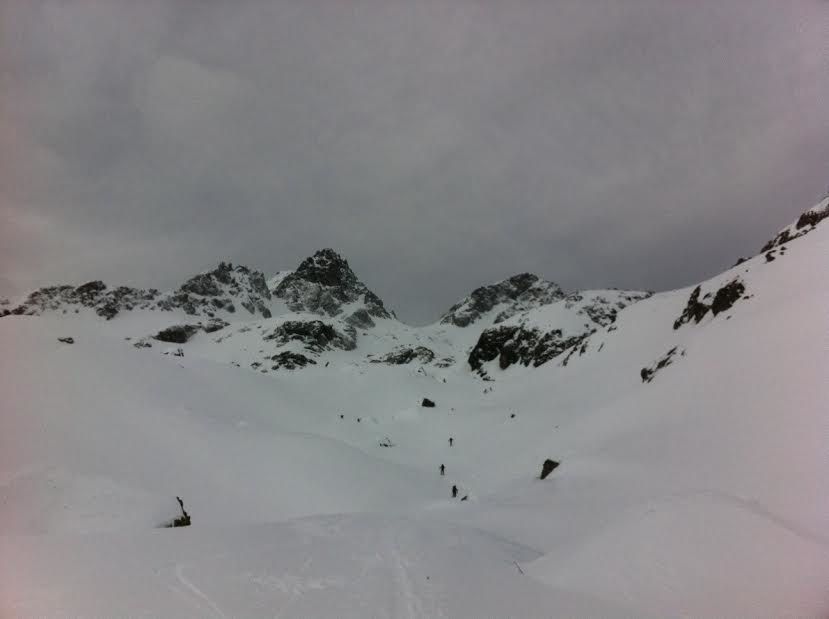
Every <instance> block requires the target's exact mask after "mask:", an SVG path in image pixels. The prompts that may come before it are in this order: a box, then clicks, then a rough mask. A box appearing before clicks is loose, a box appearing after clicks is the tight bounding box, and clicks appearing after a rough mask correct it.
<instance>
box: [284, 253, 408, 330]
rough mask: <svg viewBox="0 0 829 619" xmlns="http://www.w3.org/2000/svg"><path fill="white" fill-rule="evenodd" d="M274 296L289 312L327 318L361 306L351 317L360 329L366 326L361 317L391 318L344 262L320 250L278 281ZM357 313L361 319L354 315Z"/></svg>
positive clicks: (335, 254) (332, 254)
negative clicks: (345, 309)
mask: <svg viewBox="0 0 829 619" xmlns="http://www.w3.org/2000/svg"><path fill="white" fill-rule="evenodd" d="M274 294H275V295H276V296H277V297H279V298H280V299H283V300H284V301H285V303H286V304H287V305H288V308H289V309H290V310H291V311H293V312H310V313H312V314H320V315H325V316H331V317H333V316H338V315H339V314H341V313H342V312H343V307H344V306H346V305H351V304H362V306H363V308H358V310H357V311H355V312H354V313H353V314H352V320H353V321H354V322H355V324H356V323H362V324H363V325H366V327H364V328H368V323H369V321H367V320H365V317H366V316H365V315H368V316H369V318H370V317H374V318H391V317H392V314H391V313H390V312H389V311H388V310H386V308H385V306H384V305H383V301H381V300H380V298H379V297H378V296H377V295H376V294H374V293H373V292H372V291H371V290H369V289H368V288H367V287H366V285H365V284H363V282H361V281H360V280H359V279H357V276H356V275H355V274H354V272H353V271H352V270H351V267H349V266H348V262H347V261H346V260H345V259H344V258H343V257H342V256H340V255H339V254H338V253H337V252H335V251H334V250H332V249H322V250H320V251H318V252H317V253H315V254H314V255H313V256H311V257H310V258H306V259H305V260H303V261H302V263H301V264H300V265H299V267H298V268H297V270H296V271H294V272H293V273H289V274H288V275H286V276H285V277H283V278H282V280H281V281H280V282H279V284H278V285H277V286H276V288H275V290H274ZM360 309H363V311H364V312H365V315H363V314H358V311H359V310H360ZM355 314H356V316H355ZM372 322H373V321H372ZM360 326H362V325H360Z"/></svg>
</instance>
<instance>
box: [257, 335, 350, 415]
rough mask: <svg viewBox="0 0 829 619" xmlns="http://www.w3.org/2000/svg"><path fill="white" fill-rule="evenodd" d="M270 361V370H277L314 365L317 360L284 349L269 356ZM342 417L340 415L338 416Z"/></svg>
mask: <svg viewBox="0 0 829 619" xmlns="http://www.w3.org/2000/svg"><path fill="white" fill-rule="evenodd" d="M270 360H271V361H273V362H274V365H272V366H271V369H272V370H279V369H283V368H284V369H286V370H296V369H299V368H304V367H305V366H308V365H316V364H317V362H316V361H314V360H313V359H310V358H309V357H306V356H305V355H302V354H300V353H295V352H290V351H284V352H281V353H279V354H278V355H274V356H273V357H271V358H270ZM340 417H342V415H341V416H340Z"/></svg>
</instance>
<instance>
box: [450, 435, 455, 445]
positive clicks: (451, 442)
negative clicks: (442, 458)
mask: <svg viewBox="0 0 829 619" xmlns="http://www.w3.org/2000/svg"><path fill="white" fill-rule="evenodd" d="M454 443H455V439H453V438H452V437H451V436H450V437H449V447H451V446H452V445H453V444H454Z"/></svg>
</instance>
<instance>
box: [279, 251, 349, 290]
mask: <svg viewBox="0 0 829 619" xmlns="http://www.w3.org/2000/svg"><path fill="white" fill-rule="evenodd" d="M294 273H295V275H296V276H297V277H299V278H301V279H304V280H305V281H308V282H314V283H317V284H321V285H323V286H353V285H354V284H356V283H357V282H358V280H357V276H356V275H355V274H354V271H352V270H351V267H350V266H348V262H347V261H346V259H345V258H343V257H342V256H340V254H338V253H337V252H335V251H334V250H333V249H320V250H319V251H317V252H316V253H315V254H314V255H313V256H311V257H309V258H306V259H305V260H303V261H302V263H301V264H300V265H299V267H298V268H297V270H296V271H295V272H294Z"/></svg>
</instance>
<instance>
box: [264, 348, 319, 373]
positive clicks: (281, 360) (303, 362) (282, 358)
mask: <svg viewBox="0 0 829 619" xmlns="http://www.w3.org/2000/svg"><path fill="white" fill-rule="evenodd" d="M270 359H271V361H273V362H274V364H273V366H271V369H272V370H279V369H282V368H284V369H286V370H296V369H298V368H304V367H305V366H307V365H316V364H317V362H316V361H314V360H313V359H310V358H308V357H306V356H305V355H302V354H299V353H295V352H289V351H285V352H281V353H279V354H278V355H274V356H273V357H271V358H270Z"/></svg>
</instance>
